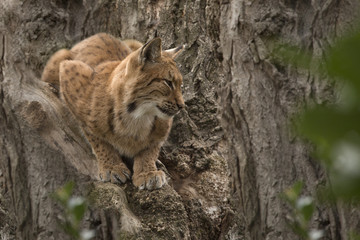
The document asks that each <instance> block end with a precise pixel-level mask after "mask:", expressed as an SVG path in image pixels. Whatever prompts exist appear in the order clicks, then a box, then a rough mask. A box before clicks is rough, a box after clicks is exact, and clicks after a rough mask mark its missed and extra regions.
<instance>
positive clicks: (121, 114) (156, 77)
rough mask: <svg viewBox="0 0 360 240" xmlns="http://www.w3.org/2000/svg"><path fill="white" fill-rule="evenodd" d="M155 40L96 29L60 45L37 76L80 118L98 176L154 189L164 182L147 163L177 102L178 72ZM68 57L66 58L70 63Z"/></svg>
mask: <svg viewBox="0 0 360 240" xmlns="http://www.w3.org/2000/svg"><path fill="white" fill-rule="evenodd" d="M180 50H181V48H176V49H175V50H172V51H167V52H165V51H164V52H162V51H161V41H160V39H154V40H152V41H150V42H149V43H147V44H145V45H144V46H142V44H141V43H140V42H138V41H136V40H126V41H125V42H122V41H119V40H117V39H116V38H114V37H112V36H111V35H108V34H104V33H101V34H97V35H94V36H92V37H90V38H87V39H85V40H83V41H82V42H80V43H78V44H76V45H75V46H74V47H73V48H72V49H71V50H66V49H62V50H60V51H58V52H57V53H55V54H54V55H53V56H52V57H51V58H50V60H49V62H48V63H47V65H46V67H45V69H44V72H43V76H42V80H43V81H46V82H49V83H51V84H52V85H56V86H60V92H61V96H62V98H63V100H64V101H65V103H66V104H67V105H68V107H69V109H70V110H71V112H72V113H73V114H74V115H75V116H76V118H77V119H78V120H79V121H80V123H81V125H82V128H83V130H84V132H85V135H86V137H87V139H88V141H89V143H90V144H91V146H92V149H93V151H94V153H95V155H96V157H97V159H98V163H99V176H100V178H101V179H102V180H104V181H112V182H125V181H126V180H127V179H128V178H130V176H131V171H130V170H129V169H128V168H127V166H126V165H125V163H124V162H123V158H124V157H127V158H132V159H133V160H134V164H133V175H132V181H133V184H134V185H135V186H137V187H140V188H147V189H155V188H159V187H161V186H163V184H165V183H166V178H165V174H164V173H163V172H162V171H158V170H157V168H156V165H155V161H156V160H157V157H158V154H159V151H160V147H161V145H162V144H163V142H164V141H165V140H166V138H167V136H168V133H169V130H170V128H171V124H172V117H173V116H174V115H175V114H176V113H177V112H178V111H179V110H180V109H181V108H183V107H184V100H183V98H182V94H181V84H182V76H181V74H180V72H179V70H178V68H177V67H176V64H175V62H174V60H173V58H174V57H175V56H176V55H177V54H178V53H179V52H180ZM70 59H71V60H70Z"/></svg>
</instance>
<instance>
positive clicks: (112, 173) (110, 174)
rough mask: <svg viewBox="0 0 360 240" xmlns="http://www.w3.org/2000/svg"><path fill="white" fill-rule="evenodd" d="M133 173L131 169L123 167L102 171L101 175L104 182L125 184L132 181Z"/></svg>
mask: <svg viewBox="0 0 360 240" xmlns="http://www.w3.org/2000/svg"><path fill="white" fill-rule="evenodd" d="M130 175H131V172H130V170H129V169H124V168H122V167H117V168H116V167H115V168H113V169H111V170H102V171H100V173H99V177H100V180H101V181H103V182H112V183H120V184H123V183H125V182H126V181H127V180H128V179H130Z"/></svg>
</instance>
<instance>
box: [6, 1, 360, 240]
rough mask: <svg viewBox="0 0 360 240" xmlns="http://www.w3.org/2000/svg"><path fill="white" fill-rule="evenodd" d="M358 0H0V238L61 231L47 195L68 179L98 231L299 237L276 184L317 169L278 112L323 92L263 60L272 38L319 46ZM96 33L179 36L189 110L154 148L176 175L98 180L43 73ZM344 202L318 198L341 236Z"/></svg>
mask: <svg viewBox="0 0 360 240" xmlns="http://www.w3.org/2000/svg"><path fill="white" fill-rule="evenodd" d="M356 3H357V2H356V1H355V0H352V1H341V0H340V1H332V0H329V1H326V2H324V3H322V4H320V3H318V2H317V1H313V2H311V1H280V0H269V1H254V2H249V1H243V0H239V1H236V0H232V1H225V0H224V1H215V0H214V1H210V0H209V1H203V0H197V1H189V0H188V1H180V0H167V1H165V0H140V1H135V0H133V1H131V0H130V1H122V0H115V1H113V0H101V1H94V0H74V1H73V0H70V1H68V0H39V1H32V0H27V1H22V2H20V1H12V0H3V1H2V2H1V3H0V16H1V18H0V19H1V21H2V22H0V29H1V32H0V129H1V131H0V151H1V152H0V161H1V172H0V186H3V187H2V193H1V195H0V197H1V198H2V199H0V200H1V201H0V207H1V208H0V210H2V209H3V208H6V211H5V212H6V214H3V212H4V211H2V212H1V211H0V217H1V216H4V217H6V219H7V222H5V221H4V220H3V221H2V220H0V236H1V234H3V235H2V236H5V235H4V234H7V235H10V237H11V236H12V235H16V237H17V238H18V239H68V236H66V235H65V234H64V233H63V232H62V231H61V229H60V228H59V227H58V224H57V219H58V216H59V215H61V214H62V212H61V211H62V210H61V207H60V206H58V205H57V204H56V203H55V202H54V200H53V199H52V198H51V193H53V192H54V191H55V190H56V189H58V188H59V187H61V186H62V185H63V184H65V183H66V182H67V181H69V180H73V181H74V182H75V183H76V191H75V193H76V194H78V195H83V196H86V197H88V198H89V199H92V201H91V202H92V204H91V205H90V208H89V211H88V212H87V215H86V218H85V219H84V223H83V226H84V227H88V228H92V229H96V239H116V238H118V237H120V238H121V237H123V238H125V239H131V238H134V239H296V237H295V236H294V235H293V233H292V232H291V230H290V228H289V227H288V226H287V225H286V215H287V213H288V212H289V209H288V208H287V207H286V204H285V203H284V202H283V201H282V200H281V199H280V198H279V194H280V193H281V192H282V191H283V190H284V189H285V188H287V187H289V186H290V185H291V184H292V183H294V182H295V181H297V180H303V181H305V183H306V193H312V192H314V189H315V187H316V186H317V185H319V184H321V183H323V182H324V181H326V177H325V174H324V171H323V170H322V169H321V166H319V164H318V163H317V162H316V161H314V160H313V159H311V158H310V155H309V152H310V147H309V146H308V145H306V144H304V143H303V142H301V141H300V140H299V139H298V138H297V137H296V136H295V135H294V134H293V133H292V132H291V131H290V130H289V128H288V127H287V122H288V121H289V119H290V117H292V116H293V115H294V113H296V112H297V111H298V106H299V105H300V104H303V103H306V102H308V99H310V98H313V99H315V100H316V101H317V102H323V101H326V100H327V99H331V98H332V93H331V90H329V89H330V88H329V86H328V85H327V84H325V83H324V82H321V81H320V80H319V79H316V78H314V77H311V76H309V74H308V73H307V72H304V71H300V70H298V71H297V70H294V69H291V68H288V67H284V66H279V65H275V64H274V63H272V62H271V61H270V60H269V50H270V49H269V42H270V41H269V40H270V39H271V38H272V37H274V36H280V37H282V38H284V39H287V40H289V41H292V42H294V43H299V44H301V45H303V46H305V47H306V48H308V49H310V50H312V51H313V52H314V53H315V54H321V53H322V51H323V50H324V48H325V47H326V46H327V44H328V42H331V40H332V38H333V37H334V36H338V35H339V34H340V33H341V32H342V30H343V29H346V28H348V27H349V26H351V24H350V23H351V21H352V20H353V16H354V15H355V11H354V9H355V6H356ZM98 32H108V33H111V34H113V35H114V36H116V37H119V38H121V39H126V38H135V39H137V40H140V41H142V42H146V41H148V40H150V39H151V38H153V37H155V36H159V37H161V38H162V40H163V48H170V47H175V46H178V45H182V44H186V49H185V52H184V53H183V54H182V55H181V56H180V57H179V59H178V61H177V62H178V66H179V68H180V70H181V72H182V74H183V76H184V89H183V92H184V99H185V102H186V106H187V107H186V111H183V112H182V113H181V114H179V115H177V116H176V117H175V120H174V125H173V128H172V131H171V134H170V137H169V139H168V141H167V143H166V144H165V145H164V146H163V148H162V151H161V154H160V157H159V159H160V160H161V161H162V162H163V163H164V165H165V166H166V169H167V171H168V174H169V178H170V179H171V181H170V184H169V186H165V187H164V188H163V189H160V190H156V191H151V192H150V191H138V190H137V189H135V188H134V187H133V186H132V184H131V183H127V184H125V185H122V186H118V185H114V184H110V183H101V182H98V181H96V180H95V179H94V176H96V172H97V166H96V161H95V158H94V156H93V155H92V153H91V149H90V147H89V146H88V144H87V142H86V141H85V140H84V137H83V136H82V134H81V131H80V130H79V126H78V124H77V122H76V121H75V120H74V119H73V117H72V115H71V114H70V113H69V112H68V110H67V108H66V107H65V106H64V104H63V103H62V102H61V101H60V100H59V99H58V98H57V97H56V95H55V94H54V93H52V92H51V89H50V88H49V87H48V86H47V85H46V84H45V83H43V82H41V81H40V80H39V78H40V75H41V72H42V69H43V67H44V65H45V63H46V61H47V60H48V58H49V57H50V56H51V54H52V53H54V52H55V51H57V50H58V49H60V48H64V47H66V48H70V47H71V46H72V45H73V44H75V43H76V42H78V41H80V40H82V39H84V38H86V37H88V36H91V35H93V34H95V33H98ZM270 45H271V44H270ZM218 117H219V119H220V121H218V120H217V119H218ZM228 169H229V170H230V171H229V172H230V177H229V175H228ZM229 181H230V182H231V184H229ZM1 182H3V183H1ZM229 186H230V187H229ZM10 213H13V215H12V214H10ZM349 213H350V211H349V212H348V211H345V210H344V208H341V207H338V208H330V207H319V210H318V212H317V215H316V218H315V221H314V226H318V227H319V228H322V229H325V230H327V231H326V238H328V239H340V238H343V239H345V236H346V232H347V231H348V230H349V229H351V228H354V227H356V226H355V225H353V224H354V222H352V221H351V220H356V221H357V222H359V221H358V220H359V216H358V214H357V213H358V212H356V213H354V212H353V213H352V215H351V216H350V215H349ZM4 219H5V218H4ZM9 225H10V226H9ZM5 231H7V233H5Z"/></svg>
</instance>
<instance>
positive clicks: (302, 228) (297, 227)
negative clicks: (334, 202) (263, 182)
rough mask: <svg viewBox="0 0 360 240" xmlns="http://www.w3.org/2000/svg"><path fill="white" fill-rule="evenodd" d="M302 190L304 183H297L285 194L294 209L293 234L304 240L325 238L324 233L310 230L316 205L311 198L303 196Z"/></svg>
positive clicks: (291, 218)
mask: <svg viewBox="0 0 360 240" xmlns="http://www.w3.org/2000/svg"><path fill="white" fill-rule="evenodd" d="M302 188H303V183H302V182H297V183H295V184H294V185H293V186H292V187H291V188H289V189H287V190H286V191H285V192H284V194H283V198H284V199H285V200H286V201H287V202H288V203H289V205H290V206H291V209H292V213H291V216H290V219H289V225H290V227H291V229H292V230H293V232H294V233H296V234H297V235H298V236H300V237H301V238H302V239H306V240H316V239H320V238H321V237H322V236H323V232H322V231H321V230H317V229H310V227H309V224H310V221H311V218H312V216H313V213H314V209H315V204H314V202H313V199H312V198H311V197H309V196H301V191H302Z"/></svg>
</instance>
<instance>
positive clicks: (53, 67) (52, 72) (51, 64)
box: [41, 49, 72, 89]
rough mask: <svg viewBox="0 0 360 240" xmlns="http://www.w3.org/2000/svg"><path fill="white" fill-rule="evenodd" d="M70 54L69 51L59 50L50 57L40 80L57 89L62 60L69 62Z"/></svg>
mask: <svg viewBox="0 0 360 240" xmlns="http://www.w3.org/2000/svg"><path fill="white" fill-rule="evenodd" d="M71 59H72V54H71V51H70V50H67V49H61V50H59V51H57V52H56V53H55V54H54V55H52V56H51V58H50V59H49V61H48V62H47V63H46V66H45V68H44V71H43V73H42V75H41V80H42V81H44V82H47V83H49V84H51V85H52V86H53V87H55V88H57V89H59V67H60V63H61V62H62V61H64V60H71Z"/></svg>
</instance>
